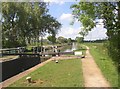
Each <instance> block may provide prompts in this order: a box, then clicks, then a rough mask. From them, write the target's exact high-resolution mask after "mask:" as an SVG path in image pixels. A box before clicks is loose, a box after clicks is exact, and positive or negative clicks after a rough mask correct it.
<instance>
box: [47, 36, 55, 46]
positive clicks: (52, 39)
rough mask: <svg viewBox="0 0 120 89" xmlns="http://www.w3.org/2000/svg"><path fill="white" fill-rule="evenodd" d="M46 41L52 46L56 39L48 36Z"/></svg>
mask: <svg viewBox="0 0 120 89" xmlns="http://www.w3.org/2000/svg"><path fill="white" fill-rule="evenodd" d="M47 39H48V40H49V41H50V42H52V44H54V43H55V42H56V37H55V35H52V36H48V37H47Z"/></svg>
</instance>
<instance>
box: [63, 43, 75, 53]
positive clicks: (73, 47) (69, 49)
mask: <svg viewBox="0 0 120 89" xmlns="http://www.w3.org/2000/svg"><path fill="white" fill-rule="evenodd" d="M64 49H65V50H64V52H72V51H74V50H77V43H72V45H71V46H69V47H66V48H64Z"/></svg>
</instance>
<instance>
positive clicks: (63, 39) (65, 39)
mask: <svg viewBox="0 0 120 89" xmlns="http://www.w3.org/2000/svg"><path fill="white" fill-rule="evenodd" d="M56 41H57V43H59V44H62V43H67V38H64V37H62V36H60V37H58V38H57V40H56Z"/></svg>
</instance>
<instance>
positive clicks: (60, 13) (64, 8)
mask: <svg viewBox="0 0 120 89" xmlns="http://www.w3.org/2000/svg"><path fill="white" fill-rule="evenodd" d="M44 1H45V2H47V1H49V0H44ZM65 1H66V0H50V4H49V6H48V9H49V14H51V15H52V16H53V17H55V18H56V19H57V20H58V21H59V22H60V23H61V24H62V27H61V29H60V30H59V32H58V34H57V37H59V36H63V37H65V38H72V39H75V38H76V37H80V35H79V34H78V33H79V32H80V30H81V28H82V24H81V23H80V22H78V21H77V20H76V21H75V23H74V25H70V23H71V22H72V20H73V15H72V9H70V6H71V5H72V4H75V3H77V2H75V1H71V2H69V1H68V0H67V1H66V2H65ZM99 22H100V23H101V24H100V25H97V26H96V27H95V28H93V29H92V30H91V31H90V32H89V34H88V35H87V36H86V37H85V40H96V39H103V38H106V37H107V35H106V31H107V30H106V29H105V28H104V27H103V26H104V25H103V23H102V20H100V21H99Z"/></svg>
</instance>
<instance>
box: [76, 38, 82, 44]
mask: <svg viewBox="0 0 120 89" xmlns="http://www.w3.org/2000/svg"><path fill="white" fill-rule="evenodd" d="M83 39H84V38H83V37H76V38H75V40H76V42H78V43H81V42H83Z"/></svg>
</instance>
